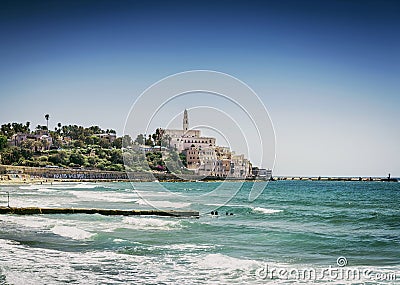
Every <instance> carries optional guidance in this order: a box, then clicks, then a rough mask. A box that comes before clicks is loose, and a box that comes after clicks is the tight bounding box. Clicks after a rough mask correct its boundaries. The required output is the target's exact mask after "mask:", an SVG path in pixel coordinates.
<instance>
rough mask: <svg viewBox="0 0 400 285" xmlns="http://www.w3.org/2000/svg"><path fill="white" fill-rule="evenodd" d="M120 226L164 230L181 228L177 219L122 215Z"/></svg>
mask: <svg viewBox="0 0 400 285" xmlns="http://www.w3.org/2000/svg"><path fill="white" fill-rule="evenodd" d="M122 222H123V223H124V225H122V227H124V228H129V229H135V230H164V231H171V230H176V229H179V228H181V227H182V226H181V224H180V221H179V220H175V221H173V220H168V219H166V218H143V217H124V218H123V220H122Z"/></svg>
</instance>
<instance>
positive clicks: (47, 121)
mask: <svg viewBox="0 0 400 285" xmlns="http://www.w3.org/2000/svg"><path fill="white" fill-rule="evenodd" d="M44 118H45V119H46V126H47V129H49V119H50V115H49V114H46V115H44Z"/></svg>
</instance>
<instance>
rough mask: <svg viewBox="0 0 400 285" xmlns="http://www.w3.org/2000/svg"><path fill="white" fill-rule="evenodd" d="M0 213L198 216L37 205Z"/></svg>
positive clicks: (197, 215) (6, 209) (4, 209)
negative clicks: (39, 206) (42, 206)
mask: <svg viewBox="0 0 400 285" xmlns="http://www.w3.org/2000/svg"><path fill="white" fill-rule="evenodd" d="M0 214H15V215H42V214H43V215H45V214H100V215H104V216H163V217H182V218H183V217H185V218H190V217H194V218H198V217H199V212H197V211H183V210H182V211H180V210H109V209H84V208H38V207H21V208H14V207H0Z"/></svg>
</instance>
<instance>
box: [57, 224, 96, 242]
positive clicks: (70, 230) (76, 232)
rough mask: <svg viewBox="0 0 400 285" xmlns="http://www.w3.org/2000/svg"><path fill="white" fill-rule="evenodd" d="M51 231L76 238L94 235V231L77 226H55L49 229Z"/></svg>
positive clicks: (81, 238) (82, 238) (80, 238)
mask: <svg viewBox="0 0 400 285" xmlns="http://www.w3.org/2000/svg"><path fill="white" fill-rule="evenodd" d="M51 231H52V232H53V233H54V234H56V235H59V236H63V237H67V238H71V239H76V240H84V239H88V238H91V237H92V236H94V235H95V234H94V233H90V232H87V231H85V230H82V229H79V228H77V227H68V226H55V227H53V228H52V229H51Z"/></svg>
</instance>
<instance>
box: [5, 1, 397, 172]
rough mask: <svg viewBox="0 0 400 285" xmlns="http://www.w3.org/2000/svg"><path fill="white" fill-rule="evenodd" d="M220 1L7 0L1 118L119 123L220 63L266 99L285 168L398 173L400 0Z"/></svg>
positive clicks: (115, 125)
mask: <svg viewBox="0 0 400 285" xmlns="http://www.w3.org/2000/svg"><path fill="white" fill-rule="evenodd" d="M215 2H217V3H213V1H168V2H167V1H159V2H158V1H142V2H139V1H0V6H1V9H0V36H1V37H0V61H1V64H0V96H1V97H0V98H1V104H0V123H6V122H11V121H19V122H25V121H31V122H32V124H33V125H37V124H39V123H40V124H45V121H44V118H43V116H44V114H45V113H49V114H50V116H51V121H50V125H52V124H53V125H54V126H55V125H56V124H57V123H58V122H61V123H63V124H82V125H87V126H88V125H92V124H97V125H100V126H101V127H103V128H114V129H116V130H117V131H118V132H119V133H122V130H123V127H124V122H125V118H126V116H127V114H128V112H129V109H130V106H131V105H132V104H133V102H134V101H135V99H136V98H137V97H138V96H139V95H140V94H141V93H142V92H143V91H144V90H145V89H146V88H147V87H148V86H150V85H151V84H153V83H154V82H156V81H158V80H160V79H162V78H164V77H165V76H168V75H171V74H174V73H177V72H182V71H186V70H195V69H208V70H216V71H220V72H224V73H228V74H231V75H232V76H235V77H237V78H239V79H241V80H242V81H244V82H246V83H247V84H248V85H249V86H251V87H252V88H253V89H254V90H255V91H256V92H257V94H258V95H259V96H260V98H261V99H262V101H263V102H264V104H265V105H266V107H267V108H268V111H269V113H270V115H271V119H272V121H273V123H274V126H275V131H276V141H277V144H276V152H277V159H276V166H275V169H274V170H275V173H276V174H280V175H363V176H365V175H366V176H369V175H371V176H374V175H378V176H383V175H386V174H387V173H388V172H391V173H392V174H393V175H397V176H400V147H399V146H400V134H399V131H398V130H399V128H398V123H399V118H400V112H398V107H399V103H400V102H399V101H400V96H399V90H400V83H399V82H400V80H398V78H399V77H400V76H399V75H400V36H399V35H400V33H399V31H400V17H399V16H398V15H400V4H399V3H398V1H361V0H360V1H339V0H338V1H288V0H284V1H262V2H261V1H260V2H249V1H215ZM182 105H183V104H182ZM185 107H186V106H182V109H183V108H185Z"/></svg>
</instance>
